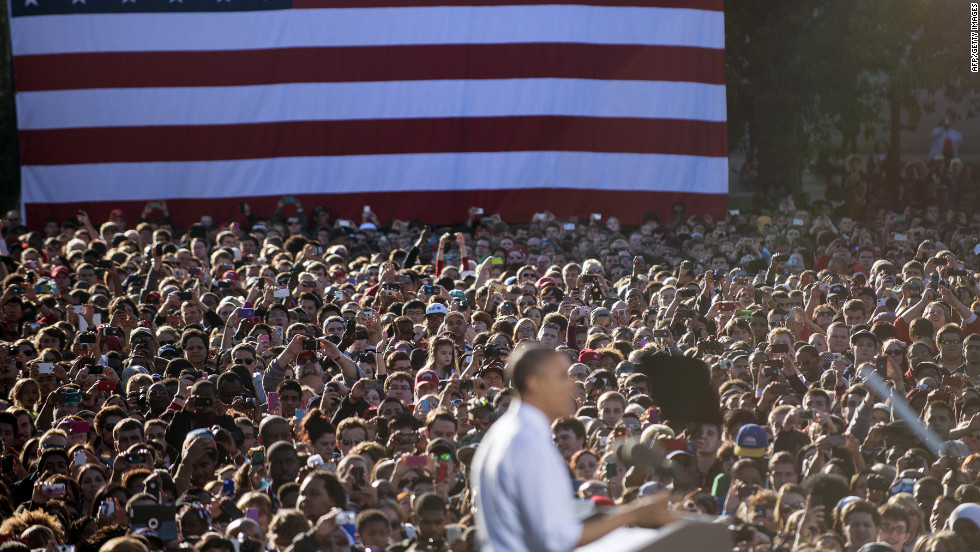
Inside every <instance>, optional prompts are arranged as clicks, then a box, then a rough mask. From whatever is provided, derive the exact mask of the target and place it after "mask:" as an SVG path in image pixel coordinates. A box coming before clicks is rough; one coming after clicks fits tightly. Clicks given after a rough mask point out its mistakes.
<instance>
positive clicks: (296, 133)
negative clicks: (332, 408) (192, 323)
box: [9, 0, 728, 224]
mask: <svg viewBox="0 0 980 552" xmlns="http://www.w3.org/2000/svg"><path fill="white" fill-rule="evenodd" d="M9 4H10V6H11V15H12V18H11V27H12V38H13V54H14V70H15V72H14V83H15V87H16V99H17V117H18V119H17V120H18V127H19V138H20V148H21V165H22V182H23V184H22V195H23V197H22V200H23V202H24V204H25V210H26V213H27V215H28V219H29V220H28V222H30V223H32V224H39V223H40V222H41V219H42V218H44V217H48V216H56V217H59V218H64V217H68V216H71V215H73V214H74V213H75V211H76V209H78V208H79V207H83V208H86V209H88V210H89V212H90V214H92V215H93V217H94V218H99V217H104V216H105V215H106V214H107V213H108V212H109V210H111V209H114V208H123V209H125V210H126V212H127V214H129V215H131V216H130V220H131V221H132V220H133V219H135V217H136V215H137V213H139V211H140V210H141V209H142V206H143V204H144V203H145V202H146V201H147V200H157V199H167V200H168V204H169V206H170V211H171V214H172V216H173V217H174V218H175V222H177V223H178V224H180V223H188V222H191V221H193V220H196V219H197V218H198V217H200V215H202V214H204V213H208V214H212V215H213V216H214V217H215V221H216V222H220V221H222V220H229V219H231V218H234V217H236V216H237V213H236V211H237V205H238V199H237V198H239V197H246V198H250V199H249V201H250V203H251V204H252V206H253V210H255V211H262V210H263V207H267V206H270V205H271V204H273V203H275V201H276V200H277V199H278V198H279V197H281V196H282V195H286V194H291V195H295V196H298V197H300V198H302V199H303V201H304V204H305V205H304V206H310V207H311V206H313V205H317V204H323V205H325V206H327V207H328V209H330V210H331V211H333V213H334V215H335V216H344V217H350V218H353V217H358V216H359V213H360V211H361V209H362V206H364V205H370V206H371V207H372V209H373V210H374V211H375V212H376V213H378V215H379V216H380V217H381V218H382V219H385V218H389V217H391V218H421V219H425V220H428V221H432V222H440V223H442V222H450V221H454V220H459V219H462V218H465V213H466V210H467V209H468V207H470V206H479V207H483V208H484V210H485V212H487V213H490V212H500V213H502V214H503V215H504V216H505V218H512V219H523V218H526V217H529V216H530V214H531V213H533V212H536V211H539V210H542V209H549V210H551V211H552V212H554V213H556V214H559V215H578V216H588V215H589V214H591V213H602V214H604V215H606V216H608V215H613V214H615V215H618V216H620V217H621V218H622V219H623V220H624V221H625V222H637V221H638V220H639V218H640V217H641V216H642V215H643V214H644V213H646V212H649V211H654V212H658V213H660V214H661V215H665V214H667V213H668V212H669V209H670V204H671V202H673V201H675V200H684V201H686V202H687V203H688V212H689V213H693V212H708V213H712V214H720V213H721V212H723V211H724V209H725V206H726V203H727V189H728V176H727V175H728V163H727V137H726V130H725V116H726V112H725V82H724V76H725V70H724V42H725V40H724V19H723V10H722V7H723V6H722V0H612V1H608V2H599V1H566V2H547V1H517V0H512V1H507V0H483V1H480V0H474V1H460V0H415V1H409V0H359V1H347V0H10V2H9ZM230 198H235V199H234V200H232V199H230ZM201 200H207V201H201ZM239 218H240V217H239Z"/></svg>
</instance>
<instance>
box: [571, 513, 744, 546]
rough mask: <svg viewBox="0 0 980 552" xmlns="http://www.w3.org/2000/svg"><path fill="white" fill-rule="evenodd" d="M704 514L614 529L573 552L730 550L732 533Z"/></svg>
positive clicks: (732, 544)
mask: <svg viewBox="0 0 980 552" xmlns="http://www.w3.org/2000/svg"><path fill="white" fill-rule="evenodd" d="M711 519H714V518H711V517H707V516H697V515H691V516H685V517H684V519H682V520H681V521H678V522H677V523H674V524H671V525H668V526H666V527H664V528H663V529H640V528H634V527H628V528H622V529H616V530H615V531H613V532H612V533H609V534H608V535H606V536H605V537H602V538H601V539H599V540H597V541H595V542H592V543H590V544H587V545H585V546H582V547H579V548H576V549H575V550H576V552H609V551H610V550H615V551H616V552H676V551H677V550H696V551H697V552H731V550H732V548H733V547H734V539H733V538H732V532H731V531H730V530H729V529H728V527H727V526H726V525H724V524H720V523H711V522H710V521H708V520H711Z"/></svg>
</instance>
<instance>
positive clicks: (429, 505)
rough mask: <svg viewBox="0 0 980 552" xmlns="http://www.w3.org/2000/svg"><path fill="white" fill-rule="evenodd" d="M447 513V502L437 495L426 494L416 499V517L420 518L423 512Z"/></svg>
mask: <svg viewBox="0 0 980 552" xmlns="http://www.w3.org/2000/svg"><path fill="white" fill-rule="evenodd" d="M436 511H438V512H445V511H446V501H445V500H444V499H443V498H442V497H441V496H439V495H437V494H436V493H425V494H423V495H422V496H420V497H418V498H416V499H415V515H416V517H418V516H420V515H421V514H422V512H436Z"/></svg>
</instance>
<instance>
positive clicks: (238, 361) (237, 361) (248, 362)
mask: <svg viewBox="0 0 980 552" xmlns="http://www.w3.org/2000/svg"><path fill="white" fill-rule="evenodd" d="M253 362H255V359H251V358H236V359H235V364H245V365H248V366H251V365H252V363H253Z"/></svg>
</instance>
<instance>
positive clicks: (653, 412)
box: [647, 407, 660, 424]
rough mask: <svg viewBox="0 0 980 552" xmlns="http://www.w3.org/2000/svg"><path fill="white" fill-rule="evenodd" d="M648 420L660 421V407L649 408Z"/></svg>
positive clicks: (653, 422)
mask: <svg viewBox="0 0 980 552" xmlns="http://www.w3.org/2000/svg"><path fill="white" fill-rule="evenodd" d="M647 421H648V422H650V423H651V424H659V423H660V409H659V408H657V407H653V408H648V409H647Z"/></svg>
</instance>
